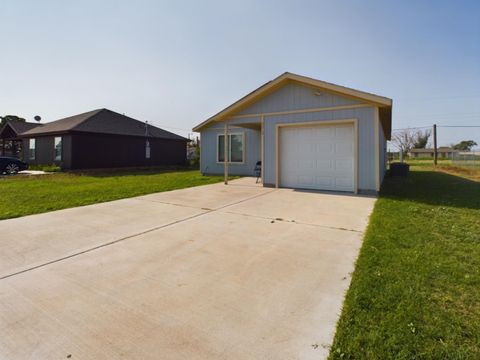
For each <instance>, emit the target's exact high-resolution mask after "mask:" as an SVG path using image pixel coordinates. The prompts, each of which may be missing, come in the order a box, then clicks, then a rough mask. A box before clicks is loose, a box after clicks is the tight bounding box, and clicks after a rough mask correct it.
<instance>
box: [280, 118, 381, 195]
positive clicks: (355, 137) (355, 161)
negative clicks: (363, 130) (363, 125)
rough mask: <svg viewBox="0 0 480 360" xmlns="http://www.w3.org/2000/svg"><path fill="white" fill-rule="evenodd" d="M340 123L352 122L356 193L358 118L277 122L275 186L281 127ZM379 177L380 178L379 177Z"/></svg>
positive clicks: (355, 190) (356, 187)
mask: <svg viewBox="0 0 480 360" xmlns="http://www.w3.org/2000/svg"><path fill="white" fill-rule="evenodd" d="M340 124H353V156H354V168H353V184H354V185H353V188H354V193H355V194H356V193H358V120H357V119H356V118H352V119H341V120H331V121H308V122H301V123H285V124H277V125H276V128H275V187H276V188H278V187H280V180H281V179H280V163H281V161H280V160H281V159H280V152H279V149H280V130H281V128H283V127H308V126H328V125H340ZM379 179H380V178H379Z"/></svg>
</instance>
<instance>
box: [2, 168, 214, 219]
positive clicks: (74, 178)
mask: <svg viewBox="0 0 480 360" xmlns="http://www.w3.org/2000/svg"><path fill="white" fill-rule="evenodd" d="M222 180H223V176H202V175H201V174H200V173H199V171H198V170H195V171H193V170H183V171H159V170H156V171H140V170H136V171H134V170H125V171H115V172H86V173H56V174H49V175H42V176H28V177H27V176H15V177H1V178H0V194H1V196H0V220H1V219H8V218H14V217H18V216H24V215H30V214H38V213H43V212H47V211H52V210H59V209H65V208H70V207H74V206H81V205H89V204H94V203H99V202H104V201H110V200H117V199H122V198H128V197H132V196H138V195H144V194H149V193H154V192H160V191H168V190H174V189H183V188H187V187H191V186H197V185H206V184H212V183H216V182H219V181H222Z"/></svg>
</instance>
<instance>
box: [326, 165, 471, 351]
mask: <svg viewBox="0 0 480 360" xmlns="http://www.w3.org/2000/svg"><path fill="white" fill-rule="evenodd" d="M445 169H446V170H447V171H448V172H451V173H455V172H456V171H459V170H456V169H455V168H453V167H448V165H445V164H443V165H442V166H441V167H440V170H434V169H433V168H432V167H431V166H428V165H426V164H422V163H421V164H419V166H418V165H416V164H414V166H412V170H413V171H412V173H411V176H410V177H408V178H387V179H386V180H385V182H384V186H383V188H382V191H381V194H380V197H379V199H378V201H377V203H376V205H375V209H374V212H373V214H372V216H371V218H370V224H369V227H368V229H367V232H366V235H365V239H364V243H363V246H362V249H361V251H360V256H359V258H358V260H357V264H356V269H355V272H354V274H353V277H352V283H351V286H350V289H349V290H348V293H347V295H346V299H345V303H344V308H343V311H342V314H341V317H340V320H339V323H338V327H337V333H336V336H335V340H334V343H333V345H332V348H331V351H330V359H480V183H479V182H477V181H474V180H472V179H471V176H470V175H468V174H462V176H463V177H459V176H454V175H452V174H450V173H446V172H445ZM469 177H470V178H469Z"/></svg>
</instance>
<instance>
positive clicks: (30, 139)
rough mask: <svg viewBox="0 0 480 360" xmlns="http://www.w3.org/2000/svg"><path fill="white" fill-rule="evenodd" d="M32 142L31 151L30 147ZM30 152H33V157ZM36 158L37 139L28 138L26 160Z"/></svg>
mask: <svg viewBox="0 0 480 360" xmlns="http://www.w3.org/2000/svg"><path fill="white" fill-rule="evenodd" d="M32 140H33V145H34V147H33V149H32V147H31V144H32ZM32 150H33V156H32ZM36 158H37V139H36V138H29V139H28V160H35V159H36Z"/></svg>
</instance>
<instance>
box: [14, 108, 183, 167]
mask: <svg viewBox="0 0 480 360" xmlns="http://www.w3.org/2000/svg"><path fill="white" fill-rule="evenodd" d="M35 125H36V124H35ZM16 136H17V139H18V138H20V139H22V140H23V144H22V148H23V151H22V153H21V158H22V159H23V160H24V161H25V162H27V163H29V164H36V165H39V164H42V165H44V164H45V165H50V164H56V165H59V166H60V167H62V169H90V168H117V167H136V166H163V165H185V162H186V158H187V154H186V152H187V142H188V141H189V140H188V139H186V138H184V137H182V136H179V135H176V134H173V133H171V132H168V131H166V130H163V129H160V128H158V127H155V126H152V125H150V124H147V123H145V122H143V121H139V120H135V119H132V118H130V117H128V116H125V115H122V114H119V113H116V112H114V111H111V110H108V109H99V110H94V111H90V112H87V113H83V114H79V115H75V116H71V117H68V118H65V119H61V120H57V121H53V122H49V123H46V124H42V125H41V126H36V127H34V128H31V129H29V130H26V131H23V132H21V133H20V134H17V135H16Z"/></svg>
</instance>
